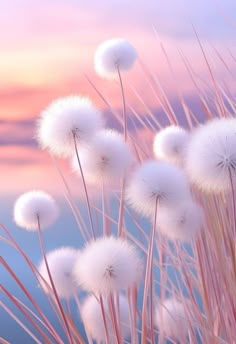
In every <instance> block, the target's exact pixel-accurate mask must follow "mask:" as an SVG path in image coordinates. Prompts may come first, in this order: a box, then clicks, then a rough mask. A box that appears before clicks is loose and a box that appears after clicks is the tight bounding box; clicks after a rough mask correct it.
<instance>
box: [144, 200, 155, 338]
mask: <svg viewBox="0 0 236 344" xmlns="http://www.w3.org/2000/svg"><path fill="white" fill-rule="evenodd" d="M157 206H158V197H156V202H155V211H154V221H153V226H152V230H151V237H150V240H149V244H148V254H147V263H146V271H145V280H144V292H143V306H142V342H141V343H142V344H146V341H147V323H146V322H147V308H146V306H147V298H148V287H149V283H150V279H151V270H152V261H153V246H154V237H155V230H156V220H157ZM151 319H153V316H151Z"/></svg>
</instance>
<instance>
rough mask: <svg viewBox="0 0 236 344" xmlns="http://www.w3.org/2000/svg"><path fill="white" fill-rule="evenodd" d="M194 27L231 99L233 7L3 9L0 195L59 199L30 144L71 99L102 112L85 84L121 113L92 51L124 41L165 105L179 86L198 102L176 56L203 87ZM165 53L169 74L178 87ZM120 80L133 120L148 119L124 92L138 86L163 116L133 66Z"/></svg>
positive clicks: (77, 0)
mask: <svg viewBox="0 0 236 344" xmlns="http://www.w3.org/2000/svg"><path fill="white" fill-rule="evenodd" d="M192 24H193V26H194V27H195V29H196V31H197V33H198V35H199V37H200V39H201V42H202V44H203V46H204V49H205V51H206V54H207V57H208V59H209V62H210V64H211V67H212V69H213V71H214V73H215V75H216V76H217V77H218V78H219V79H220V80H222V81H223V82H226V83H227V85H228V86H229V87H230V88H231V89H234V87H235V78H234V75H235V74H234V73H235V71H236V69H235V58H236V51H235V50H236V49H235V48H236V41H235V30H236V3H235V1H234V0H224V1H222V0H209V1H205V0H193V1H188V0H179V1H176V0H165V1H164V0H163V1H157V0H149V1H144V0H136V1H131V0H112V1H110V0H101V1H95V0H86V1H82V0H41V1H37V0H35V1H32V0H9V1H1V2H0V42H1V58H0V75H1V83H0V161H1V178H0V183H1V184H0V189H1V192H2V193H3V194H5V193H11V194H12V193H13V194H14V193H19V192H22V191H24V190H29V189H31V188H38V187H39V188H46V189H48V190H53V191H54V192H56V191H57V189H58V187H59V184H60V180H59V178H57V177H56V176H55V170H54V168H53V167H52V164H51V161H50V158H49V157H48V155H47V153H45V152H41V151H40V150H39V148H38V147H37V145H36V143H35V140H34V136H35V126H36V120H37V118H38V116H39V114H40V112H41V111H42V110H43V109H44V108H45V107H46V106H47V105H48V104H49V103H50V102H51V101H52V100H53V99H54V98H57V97H61V96H64V95H68V94H71V93H80V94H85V95H88V96H90V97H91V98H92V99H93V100H94V102H95V104H96V105H97V106H99V107H100V108H102V109H103V108H104V104H103V103H102V101H101V99H100V98H99V97H98V95H97V94H96V93H95V92H94V90H93V89H92V87H91V86H90V85H89V83H88V81H87V80H86V79H85V74H86V75H88V76H89V77H90V78H91V79H92V80H93V82H94V83H95V84H96V85H97V86H98V88H99V90H101V91H102V93H103V94H104V95H105V96H106V97H107V98H108V99H109V101H110V102H111V104H112V106H113V107H114V108H117V109H119V108H120V90H119V87H118V85H117V83H116V82H115V81H114V82H110V81H109V82H108V81H104V80H101V79H100V78H99V77H98V76H96V75H95V73H94V70H93V55H94V51H95V49H96V47H97V46H98V45H99V44H100V43H101V42H103V41H104V40H106V39H110V38H113V37H123V38H126V39H127V40H129V41H130V42H131V43H132V44H133V45H134V46H135V47H136V49H137V51H138V54H139V57H140V59H141V60H142V61H144V62H145V64H146V65H148V67H149V68H150V69H151V70H152V72H153V73H155V74H156V75H157V76H158V78H159V80H160V81H161V83H162V84H163V86H164V88H165V91H166V92H167V93H168V95H169V97H170V99H172V98H173V99H174V98H176V86H177V85H178V89H179V91H181V93H183V94H184V95H185V96H187V97H190V98H191V97H194V94H195V92H196V90H195V87H194V85H193V83H192V82H191V80H190V78H189V76H188V73H187V71H186V68H185V66H184V64H183V62H182V60H181V58H180V55H179V52H180V51H181V52H182V53H183V54H184V56H185V57H186V58H187V59H188V61H189V62H190V64H191V66H192V67H193V69H194V71H195V73H196V74H197V75H198V77H199V79H200V78H205V79H206V80H208V79H209V75H208V74H207V68H206V64H205V63H204V60H203V57H202V55H201V52H200V48H199V45H198V44H197V39H196V36H195V35H194V31H193V27H192ZM161 44H163V45H164V47H165V49H166V51H167V53H168V56H169V60H170V61H171V64H172V67H173V69H174V72H175V78H176V79H175V81H174V82H173V78H172V76H171V74H170V68H169V66H168V64H167V63H166V60H165V58H164V56H163V51H162V49H161ZM216 51H217V52H216ZM222 58H223V60H224V62H222ZM226 64H227V66H226ZM228 69H230V72H229V70H228ZM124 79H125V85H126V92H127V97H128V102H129V104H131V105H132V106H134V107H135V109H136V110H137V112H139V113H140V114H145V111H144V108H143V107H142V105H141V104H140V102H139V101H138V100H137V98H136V97H135V96H134V94H133V93H132V92H131V91H130V89H129V87H130V86H135V88H136V89H137V90H138V91H139V92H140V93H141V94H142V96H143V99H144V100H145V102H146V103H147V104H148V105H149V107H150V108H152V109H157V110H158V109H159V104H158V102H157V100H156V99H155V97H153V94H152V93H151V92H150V91H147V87H146V80H145V79H144V74H143V72H142V70H141V68H140V65H139V64H138V63H136V65H135V67H134V69H133V70H132V71H131V72H129V73H128V74H126V75H125V76H124ZM104 110H105V108H104ZM64 165H66V164H64ZM52 181H53V182H52Z"/></svg>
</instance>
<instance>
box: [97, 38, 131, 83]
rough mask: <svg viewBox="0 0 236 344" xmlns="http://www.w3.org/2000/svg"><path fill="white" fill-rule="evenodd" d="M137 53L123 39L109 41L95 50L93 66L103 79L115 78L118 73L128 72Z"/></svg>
mask: <svg viewBox="0 0 236 344" xmlns="http://www.w3.org/2000/svg"><path fill="white" fill-rule="evenodd" d="M136 58H137V53H136V50H135V49H134V47H133V46H132V45H131V44H130V43H129V42H127V41H126V40H124V39H121V38H117V39H110V40H108V41H105V42H104V43H102V44H101V45H99V47H98V48H97V50H96V52H95V57H94V66H95V70H96V72H97V74H98V75H100V76H101V77H104V78H114V77H116V76H117V67H119V69H120V71H122V72H123V71H128V70H129V69H130V68H131V67H132V66H133V64H134V62H135V60H136Z"/></svg>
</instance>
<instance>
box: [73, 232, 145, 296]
mask: <svg viewBox="0 0 236 344" xmlns="http://www.w3.org/2000/svg"><path fill="white" fill-rule="evenodd" d="M142 266H143V265H142V260H141V258H140V256H139V253H138V251H137V249H136V248H135V247H134V246H133V245H131V244H130V243H129V242H128V241H126V240H123V239H120V238H115V237H112V236H111V237H102V238H100V239H97V240H96V241H92V242H90V243H88V244H87V246H86V247H85V248H84V250H83V251H82V252H81V254H80V256H79V257H78V259H77V262H76V265H75V269H74V275H75V278H76V280H77V282H78V284H79V285H80V286H81V288H83V289H84V290H87V291H90V292H94V293H110V292H115V291H119V290H121V289H127V288H129V287H133V286H134V285H137V284H138V283H139V281H140V278H141V275H142Z"/></svg>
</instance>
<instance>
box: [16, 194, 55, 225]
mask: <svg viewBox="0 0 236 344" xmlns="http://www.w3.org/2000/svg"><path fill="white" fill-rule="evenodd" d="M58 215H59V211H58V207H57V204H56V202H55V200H54V199H53V198H52V196H50V195H49V194H47V193H46V192H44V191H39V190H35V191H30V192H26V193H24V194H23V195H21V196H20V197H19V198H18V199H17V200H16V202H15V205H14V220H15V222H16V224H17V225H18V226H20V227H22V228H25V229H26V230H29V231H37V230H38V220H39V222H40V227H41V229H44V228H46V227H48V226H50V225H51V224H53V222H54V221H55V220H56V219H57V217H58Z"/></svg>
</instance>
